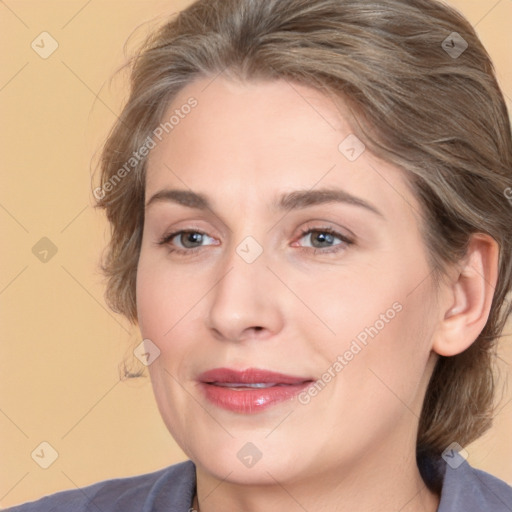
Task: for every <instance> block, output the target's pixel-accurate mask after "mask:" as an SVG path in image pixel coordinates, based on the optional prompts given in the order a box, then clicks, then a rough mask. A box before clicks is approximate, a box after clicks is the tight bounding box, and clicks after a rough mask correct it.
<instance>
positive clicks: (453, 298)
mask: <svg viewBox="0 0 512 512" xmlns="http://www.w3.org/2000/svg"><path fill="white" fill-rule="evenodd" d="M498 260H499V246H498V243H497V242H496V240H494V238H492V237H491V236H489V235H485V234H482V233H476V234H473V235H472V236H471V239H470V242H469V245H468V250H467V252H466V256H465V258H464V261H463V262H461V265H460V266H459V267H458V269H457V270H456V271H455V272H454V273H453V276H452V277H451V279H450V282H449V283H448V284H443V285H442V286H443V287H446V289H445V291H444V293H443V294H442V299H441V301H440V304H441V306H442V310H441V311H440V313H441V321H440V325H439V327H438V329H437V330H436V333H435V335H434V339H433V344H432V350H433V351H434V352H436V353H437V354H439V355H441V356H454V355H456V354H459V353H461V352H463V351H464V350H466V349H467V348H468V347H469V346H470V345H471V344H472V343H473V342H474V341H475V340H476V339H477V338H478V336H479V335H480V333H481V332H482V330H483V328H484V327H485V324H486V322H487V319H488V318H489V312H490V309H491V303H492V299H493V296H494V290H495V288H496V282H497V277H498Z"/></svg>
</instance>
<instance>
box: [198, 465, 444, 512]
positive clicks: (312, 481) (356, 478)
mask: <svg viewBox="0 0 512 512" xmlns="http://www.w3.org/2000/svg"><path fill="white" fill-rule="evenodd" d="M196 467H197V495H196V498H195V499H194V504H193V508H194V510H196V511H197V512H220V511H223V510H244V511H247V512H263V511H265V512H278V511H279V512H281V511H282V510H287V511H289V512H304V510H315V511H316V512H332V511H333V510H336V511H337V512H349V511H350V512H354V511H359V510H364V511H365V512H377V511H378V512H394V511H396V510H400V512H436V511H437V509H438V506H439V496H437V495H436V494H434V493H432V492H431V491H430V490H428V488H427V487H426V485H425V483H424V482H423V480H422V478H421V476H420V473H419V470H418V468H417V466H416V461H415V458H411V459H410V460H407V461H404V460H403V459H401V460H399V459H397V458H395V459H393V461H392V463H391V464H390V461H389V460H387V461H384V463H383V464H381V465H380V466H378V465H377V464H376V461H375V457H374V456H373V455H372V457H368V460H367V461H359V463H358V464H357V467H354V465H353V464H350V468H343V467H338V468H331V469H330V470H328V471H325V472H324V473H322V474H316V475H315V478H307V479H306V478H305V479H302V480H295V481H282V482H278V481H277V480H276V481H274V482H273V483H265V484H255V485H249V484H236V483H232V482H229V481H222V480H217V479H215V478H214V477H212V475H210V474H208V473H207V472H205V471H204V470H203V469H202V468H200V467H199V466H196Z"/></svg>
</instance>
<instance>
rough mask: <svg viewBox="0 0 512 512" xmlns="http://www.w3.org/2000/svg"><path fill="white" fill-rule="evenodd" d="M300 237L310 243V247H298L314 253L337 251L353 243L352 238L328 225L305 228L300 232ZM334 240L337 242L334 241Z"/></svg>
mask: <svg viewBox="0 0 512 512" xmlns="http://www.w3.org/2000/svg"><path fill="white" fill-rule="evenodd" d="M300 238H301V239H302V238H304V239H306V240H307V241H308V242H309V243H310V244H311V247H307V246H306V247H305V246H303V245H301V246H300V247H301V248H303V249H305V250H313V252H314V253H317V252H322V253H326V252H337V251H340V250H343V249H345V248H346V247H347V246H349V245H352V244H353V243H354V241H353V240H352V239H350V238H349V237H347V236H345V235H343V234H341V233H339V232H338V231H335V230H334V229H332V228H330V227H320V228H306V229H305V230H303V231H302V232H301V237H300ZM336 240H338V241H339V242H338V243H336ZM326 249H327V250H326Z"/></svg>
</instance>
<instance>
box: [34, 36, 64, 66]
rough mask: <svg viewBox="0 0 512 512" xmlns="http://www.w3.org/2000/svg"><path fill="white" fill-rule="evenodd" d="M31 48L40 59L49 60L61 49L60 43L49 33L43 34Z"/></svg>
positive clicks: (35, 40)
mask: <svg viewBox="0 0 512 512" xmlns="http://www.w3.org/2000/svg"><path fill="white" fill-rule="evenodd" d="M30 46H31V47H32V50H34V51H35V52H36V53H37V54H38V55H39V57H41V58H42V59H47V58H48V57H50V55H52V53H53V52H54V51H55V50H56V49H57V48H58V47H59V43H58V42H57V41H56V39H54V38H53V37H52V36H51V35H50V34H49V33H48V32H41V33H40V34H39V35H38V36H37V37H36V38H35V39H34V40H33V41H32V43H31V45H30Z"/></svg>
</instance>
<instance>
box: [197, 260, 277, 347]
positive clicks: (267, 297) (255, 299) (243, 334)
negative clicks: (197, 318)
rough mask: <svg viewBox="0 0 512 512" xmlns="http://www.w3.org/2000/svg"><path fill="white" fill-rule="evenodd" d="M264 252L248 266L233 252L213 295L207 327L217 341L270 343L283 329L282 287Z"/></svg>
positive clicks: (211, 295)
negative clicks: (280, 287) (269, 339)
mask: <svg viewBox="0 0 512 512" xmlns="http://www.w3.org/2000/svg"><path fill="white" fill-rule="evenodd" d="M266 263H267V260H266V258H265V252H263V254H261V255H260V256H259V257H258V258H257V259H256V260H255V261H253V262H251V263H249V262H247V261H245V260H244V259H243V258H242V257H240V256H239V254H238V253H237V252H236V251H235V250H233V251H232V252H231V253H230V256H229V257H228V258H226V261H225V264H224V265H223V266H222V271H221V272H219V278H218V280H217V281H216V284H215V285H214V287H213V289H212V291H211V293H210V294H209V295H210V303H209V309H208V315H207V320H206V322H207V327H208V329H209V330H210V332H211V333H212V334H213V336H214V337H216V338H217V339H221V340H225V341H235V342H240V341H244V340H249V339H260V340H262V339H268V338H270V337H272V336H273V335H275V334H276V333H278V332H279V331H280V330H281V329H282V327H283V311H282V308H281V306H282V304H280V297H283V292H282V290H281V291H280V290H279V285H280V284H281V286H282V283H280V282H279V280H278V279H276V277H275V275H274V274H273V273H272V272H271V271H270V270H269V268H268V267H267V264H266Z"/></svg>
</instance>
